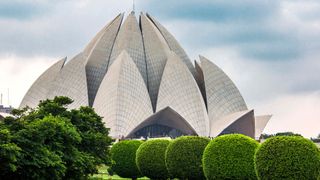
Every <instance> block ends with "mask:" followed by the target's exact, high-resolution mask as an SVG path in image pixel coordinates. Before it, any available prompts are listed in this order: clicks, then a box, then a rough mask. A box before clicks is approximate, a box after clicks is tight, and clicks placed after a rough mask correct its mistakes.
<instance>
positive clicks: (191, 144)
mask: <svg viewBox="0 0 320 180" xmlns="http://www.w3.org/2000/svg"><path fill="white" fill-rule="evenodd" d="M209 142H210V139H209V138H205V137H198V136H182V137H179V138H177V139H175V140H174V141H172V142H171V143H170V144H169V146H168V148H167V151H166V166H167V169H168V172H169V174H170V176H171V178H179V179H205V177H204V174H203V170H202V162H201V159H202V154H203V151H204V149H205V147H206V146H207V144H208V143H209Z"/></svg>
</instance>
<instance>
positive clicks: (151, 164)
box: [111, 134, 320, 180]
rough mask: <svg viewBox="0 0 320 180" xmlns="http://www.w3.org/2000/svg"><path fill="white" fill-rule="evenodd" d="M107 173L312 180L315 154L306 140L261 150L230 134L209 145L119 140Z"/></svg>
mask: <svg viewBox="0 0 320 180" xmlns="http://www.w3.org/2000/svg"><path fill="white" fill-rule="evenodd" d="M111 157H112V161H113V165H112V170H113V171H114V172H115V173H116V174H118V175H119V176H121V177H125V178H137V177H141V176H147V177H149V178H151V179H168V178H172V179H173V178H179V179H296V180H300V179H315V180H316V179H317V178H320V176H319V175H320V151H319V149H318V148H317V146H316V145H315V144H314V143H312V142H311V141H310V140H308V139H305V138H303V137H298V136H277V137H272V138H270V139H268V140H267V141H265V142H264V143H263V144H262V145H259V143H258V142H256V141H255V140H253V139H251V138H250V137H247V136H244V135H240V134H231V135H222V136H219V137H217V138H215V139H213V140H211V141H210V139H208V138H205V137H197V136H183V137H179V138H177V139H175V140H173V141H169V140H163V139H157V140H149V141H146V142H144V143H142V141H137V140H125V141H121V142H119V143H117V144H115V145H114V146H113V147H112V148H111Z"/></svg>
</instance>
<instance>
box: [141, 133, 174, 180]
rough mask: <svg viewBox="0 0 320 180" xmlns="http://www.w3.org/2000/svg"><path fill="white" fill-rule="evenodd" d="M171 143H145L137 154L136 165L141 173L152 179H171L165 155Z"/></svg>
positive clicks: (155, 141)
mask: <svg viewBox="0 0 320 180" xmlns="http://www.w3.org/2000/svg"><path fill="white" fill-rule="evenodd" d="M169 143H170V141H169V140H165V139H156V140H149V141H147V142H145V143H143V144H142V145H141V146H140V147H139V149H138V150H137V153H136V163H137V166H138V168H139V170H140V172H141V173H142V174H143V175H144V176H147V177H148V178H150V179H167V178H168V177H169V174H168V171H167V168H166V163H165V153H166V150H167V146H168V145H169Z"/></svg>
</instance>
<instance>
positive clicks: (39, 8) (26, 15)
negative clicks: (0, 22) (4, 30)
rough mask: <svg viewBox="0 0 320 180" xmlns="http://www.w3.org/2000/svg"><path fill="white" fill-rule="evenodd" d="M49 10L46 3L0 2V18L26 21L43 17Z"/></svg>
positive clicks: (6, 0)
mask: <svg viewBox="0 0 320 180" xmlns="http://www.w3.org/2000/svg"><path fill="white" fill-rule="evenodd" d="M50 9H51V8H50V6H49V3H48V2H47V1H39V0H36V1H29V0H26V1H22V0H2V1H0V18H1V19H3V18H8V19H16V20H26V19H30V18H34V17H37V16H39V15H40V16H43V15H44V14H47V13H48V11H50Z"/></svg>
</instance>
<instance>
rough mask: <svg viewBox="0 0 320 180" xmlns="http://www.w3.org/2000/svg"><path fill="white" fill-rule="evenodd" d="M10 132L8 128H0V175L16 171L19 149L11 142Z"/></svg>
mask: <svg viewBox="0 0 320 180" xmlns="http://www.w3.org/2000/svg"><path fill="white" fill-rule="evenodd" d="M11 138H12V137H11V134H10V131H9V130H8V129H5V128H3V129H0V157H1V158H0V172H1V174H2V176H6V175H7V174H10V173H13V172H15V171H16V169H17V167H16V163H17V158H18V157H19V156H20V151H21V149H20V148H19V147H18V146H17V145H16V144H14V143H12V142H11Z"/></svg>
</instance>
